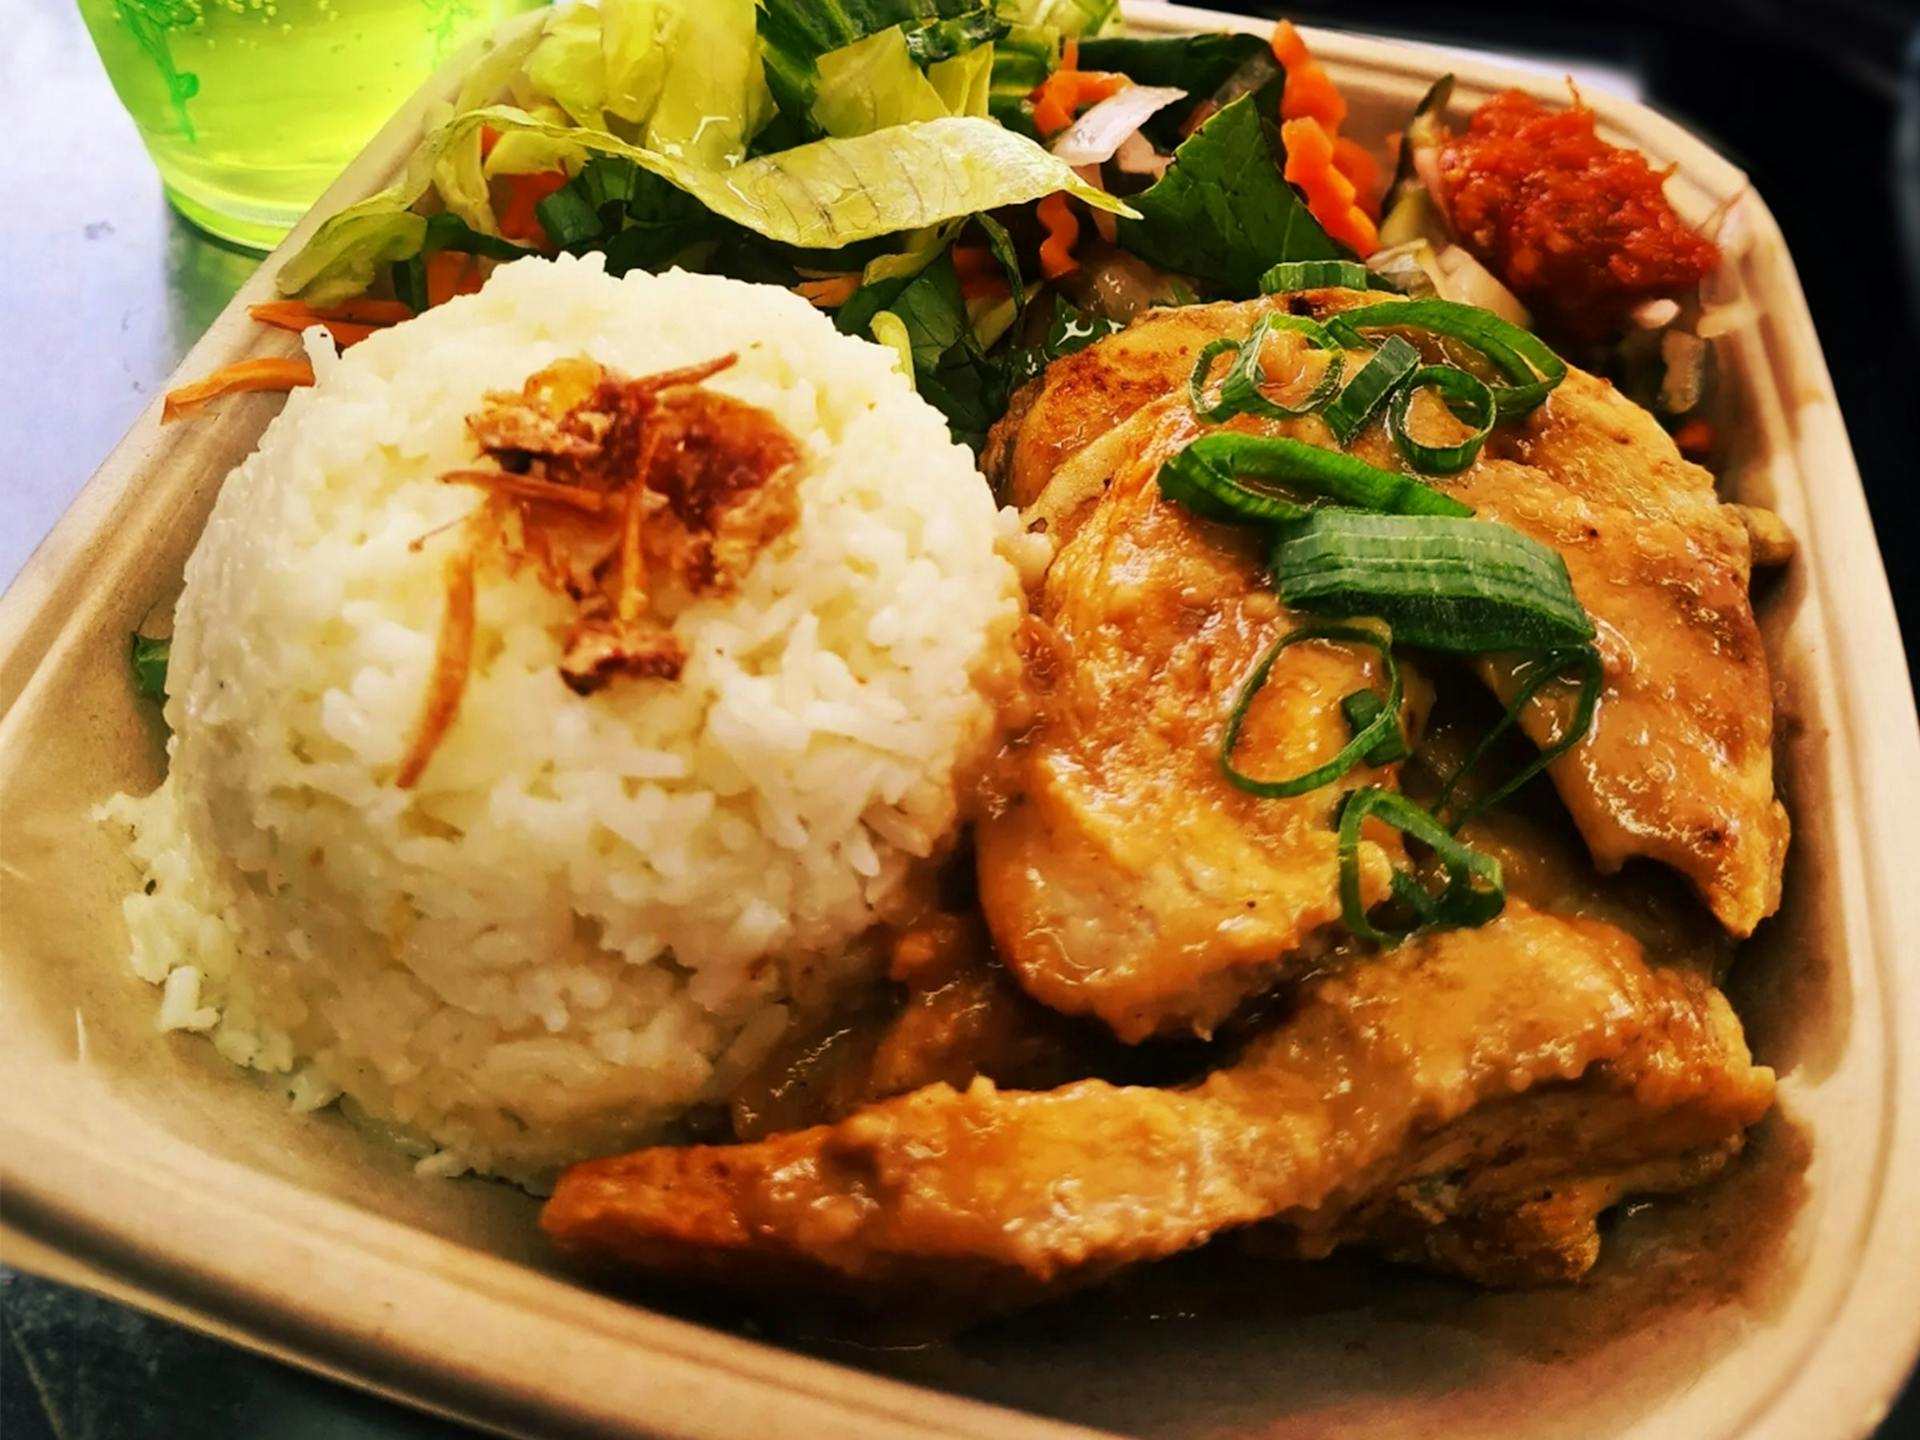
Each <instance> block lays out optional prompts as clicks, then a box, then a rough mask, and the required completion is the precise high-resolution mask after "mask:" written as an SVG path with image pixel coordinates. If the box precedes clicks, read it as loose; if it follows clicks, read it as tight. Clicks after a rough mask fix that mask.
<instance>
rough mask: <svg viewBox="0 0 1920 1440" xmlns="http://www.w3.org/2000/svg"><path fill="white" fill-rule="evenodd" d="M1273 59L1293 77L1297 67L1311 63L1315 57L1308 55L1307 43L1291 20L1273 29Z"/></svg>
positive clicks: (1283, 21) (1284, 21)
mask: <svg viewBox="0 0 1920 1440" xmlns="http://www.w3.org/2000/svg"><path fill="white" fill-rule="evenodd" d="M1268 43H1269V44H1271V45H1272V46H1273V58H1274V59H1276V60H1278V61H1279V62H1280V68H1281V69H1283V70H1285V71H1286V72H1287V75H1288V77H1289V78H1291V77H1292V75H1293V72H1294V70H1295V68H1296V67H1298V66H1301V65H1305V64H1307V63H1309V62H1310V61H1311V60H1312V59H1313V57H1312V56H1311V55H1309V54H1307V42H1306V41H1305V40H1303V39H1301V38H1300V32H1299V31H1298V30H1296V29H1294V28H1293V22H1292V21H1291V20H1282V21H1281V22H1280V23H1279V24H1278V25H1276V26H1274V27H1273V39H1272V40H1271V41H1269V42H1268Z"/></svg>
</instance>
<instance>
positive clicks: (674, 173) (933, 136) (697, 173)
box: [279, 105, 1134, 301]
mask: <svg viewBox="0 0 1920 1440" xmlns="http://www.w3.org/2000/svg"><path fill="white" fill-rule="evenodd" d="M486 126H490V127H492V128H493V129H494V130H496V131H498V132H499V133H500V135H501V137H502V139H501V141H500V143H501V144H503V145H504V144H506V143H507V138H508V137H511V136H514V135H517V134H530V135H535V136H541V137H544V138H545V139H547V140H548V141H551V142H552V144H553V147H554V151H553V153H554V154H555V155H556V156H560V157H563V158H564V159H565V162H566V165H567V168H568V169H569V170H577V169H578V168H579V167H580V165H582V164H584V163H585V161H586V160H587V158H588V157H589V156H592V155H617V156H621V157H624V158H625V159H628V160H631V161H633V162H634V164H635V165H637V166H638V167H639V168H640V169H642V170H644V171H646V172H648V173H649V174H652V175H655V176H658V177H659V178H660V179H661V180H664V181H666V182H667V183H668V184H669V185H671V186H673V187H674V188H675V189H677V190H680V191H683V192H684V193H685V194H687V195H689V196H691V197H692V198H693V199H694V200H696V201H698V202H699V204H700V205H702V206H704V207H705V208H706V209H707V210H708V211H710V212H712V214H713V215H715V216H717V217H719V218H720V219H721V220H725V221H729V222H731V223H732V224H734V225H738V226H741V227H743V228H744V229H746V230H749V231H752V232H753V233H754V234H756V235H759V236H762V237H764V238H765V239H767V240H771V241H774V242H776V243H777V244H781V245H791V246H795V247H798V248H801V249H811V250H838V249H839V248H841V247H842V246H845V245H850V244H853V243H854V242H856V241H861V240H871V239H875V238H878V237H880V236H883V235H893V234H897V233H899V232H901V231H905V230H921V229H925V228H926V227H928V226H933V225H938V224H940V223H941V222H943V221H947V220H954V219H958V218H960V217H962V216H966V215H971V214H973V213H974V212H976V211H980V210H991V209H995V208H997V207H999V206H1002V205H1019V204H1024V203H1026V202H1027V201H1030V200H1038V199H1039V198H1041V197H1042V196H1044V195H1050V194H1052V193H1053V192H1054V191H1056V190H1065V191H1067V192H1068V193H1069V194H1072V195H1074V196H1076V197H1077V198H1079V199H1081V200H1084V201H1085V202H1086V203H1087V204H1089V205H1092V206H1095V207H1097V208H1098V209H1102V210H1107V211H1110V212H1112V213H1114V214H1116V215H1122V216H1131V215H1133V214H1134V212H1133V211H1132V210H1130V209H1129V208H1128V207H1127V205H1126V204H1125V203H1124V202H1123V201H1121V200H1118V199H1116V198H1115V197H1113V196H1111V195H1109V194H1107V193H1106V192H1105V191H1103V190H1098V189H1095V188H1094V187H1093V186H1091V185H1088V184H1087V183H1086V182H1085V181H1083V180H1082V179H1081V178H1080V177H1079V176H1078V175H1076V174H1074V172H1073V171H1072V170H1071V169H1070V168H1068V167H1067V166H1066V165H1064V164H1062V163H1061V162H1060V161H1059V160H1056V159H1055V158H1054V157H1053V156H1051V155H1049V154H1048V153H1047V152H1046V151H1045V150H1043V149H1041V148H1040V147H1039V146H1038V145H1035V144H1034V143H1033V142H1032V141H1030V140H1026V139H1023V138H1022V137H1021V136H1018V135H1015V134H1013V133H1011V132H1010V131H1007V130H1004V129H1002V128H1001V127H1000V126H998V125H996V124H994V123H993V122H992V121H991V120H983V119H978V118H974V117H968V116H953V117H949V118H946V119H941V120H928V121H923V122H921V123H919V124H913V125H895V126H889V127H888V128H886V129H884V130H876V131H874V132H873V133H872V134H869V135H861V136H856V137H854V138H852V139H846V140H835V139H827V140H818V141H815V142H814V143H812V144H810V145H801V146H797V147H795V148H794V149H792V150H786V151H781V152H779V153H776V154H773V155H763V156H760V157H759V158H757V159H754V160H748V161H744V162H743V163H741V164H739V165H736V166H733V167H732V168H731V169H724V170H710V169H705V168H702V167H700V166H698V165H696V164H692V163H689V162H688V161H686V160H683V159H680V158H678V157H675V156H670V155H664V154H660V153H658V152H656V151H653V150H649V149H647V148H645V147H643V146H639V145H632V144H629V143H628V142H626V141H624V140H622V139H620V138H619V137H618V136H615V135H610V134H608V133H606V132H605V131H598V130H587V129H582V128H577V127H573V126H569V125H565V124H561V123H559V122H556V121H551V120H540V119H536V118H534V117H533V116H531V115H528V114H527V113H526V112H525V111H522V110H518V109H515V108H514V107H512V106H509V105H494V106H489V107H487V108H486V109H484V110H474V111H470V112H468V113H467V114H465V115H461V116H458V117H456V118H455V119H454V120H452V121H450V122H448V124H446V125H445V126H443V127H442V128H441V129H440V130H439V131H437V132H435V134H434V135H432V136H430V137H429V139H428V140H427V141H426V142H425V143H423V144H422V146H421V148H420V150H419V151H418V152H416V153H415V155H414V158H413V160H412V162H411V163H410V165H409V168H408V173H407V176H406V178H405V179H403V180H402V181H401V182H400V183H399V184H398V185H396V186H394V187H393V188H392V189H390V190H387V191H383V192H382V193H381V194H379V195H376V196H374V197H372V198H371V199H369V200H364V201H362V202H360V204H358V205H354V206H350V207H349V208H348V209H346V210H343V211H341V212H340V214H338V215H335V216H334V217H333V218H332V219H330V220H328V221H327V222H326V223H325V224H324V225H322V226H321V227H320V229H319V230H318V231H317V232H315V234H314V236H313V238H312V239H311V240H309V241H308V243H307V245H306V247H305V248H304V249H303V250H301V252H300V253H299V254H298V255H296V256H294V257H293V259H291V260H289V261H288V262H287V263H286V265H285V266H283V267H282V269H281V272H280V279H279V283H280V287H281V289H282V290H283V291H284V292H285V293H287V294H298V295H301V296H302V297H303V298H307V299H312V300H316V301H324V300H327V299H336V300H337V299H342V298H345V297H346V296H348V295H354V294H358V293H360V292H361V291H363V290H365V289H366V287H367V286H368V285H370V284H371V283H372V281H373V276H374V273H375V271H376V270H377V268H378V266H379V265H380V264H381V263H384V262H386V261H392V260H402V259H406V258H407V257H408V256H409V255H411V254H413V253H416V252H417V251H418V249H419V245H420V242H421V239H422V238H423V236H424V233H425V232H424V227H425V221H424V220H423V219H422V218H421V217H420V216H418V215H410V214H407V213H405V212H406V211H407V209H408V207H410V206H411V205H413V204H414V203H415V202H416V201H418V200H419V199H420V198H421V196H422V195H424V194H425V193H426V191H427V189H428V187H429V185H431V184H433V183H434V182H435V181H436V179H440V180H444V179H445V178H446V176H445V174H444V170H443V165H442V162H443V160H445V158H446V157H448V156H451V155H460V156H465V155H467V154H469V153H471V154H473V155H477V154H478V152H479V133H480V130H481V128H482V127H486ZM469 147H470V149H469ZM442 198H443V199H449V201H450V203H449V208H450V209H454V208H455V207H454V206H453V205H452V204H451V197H448V196H446V195H445V193H444V191H443V193H442ZM465 198H466V199H469V200H470V199H472V198H474V197H471V196H469V197H465ZM463 211H464V207H462V209H458V210H456V213H459V214H460V218H461V219H463V220H466V221H467V223H469V224H470V225H473V228H474V229H475V230H480V231H482V232H483V233H489V232H490V231H491V229H492V227H491V223H490V217H489V223H488V224H487V225H484V226H483V225H477V224H473V221H472V220H471V219H470V218H469V217H468V215H467V214H465V213H463Z"/></svg>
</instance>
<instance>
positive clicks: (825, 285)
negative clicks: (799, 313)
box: [793, 274, 860, 310]
mask: <svg viewBox="0 0 1920 1440" xmlns="http://www.w3.org/2000/svg"><path fill="white" fill-rule="evenodd" d="M859 288H860V277H859V275H858V274H847V275H828V276H826V277H824V278H823V279H819V280H802V281H801V282H800V283H799V284H798V285H796V286H794V287H793V293H794V294H796V295H798V296H799V297H800V298H801V299H802V300H805V301H806V302H807V303H808V304H809V305H812V306H814V307H816V308H817V309H821V310H837V309H839V308H840V307H841V306H842V305H844V304H846V303H847V301H849V300H851V299H852V298H853V292H854V291H856V290H858V289H859Z"/></svg>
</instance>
